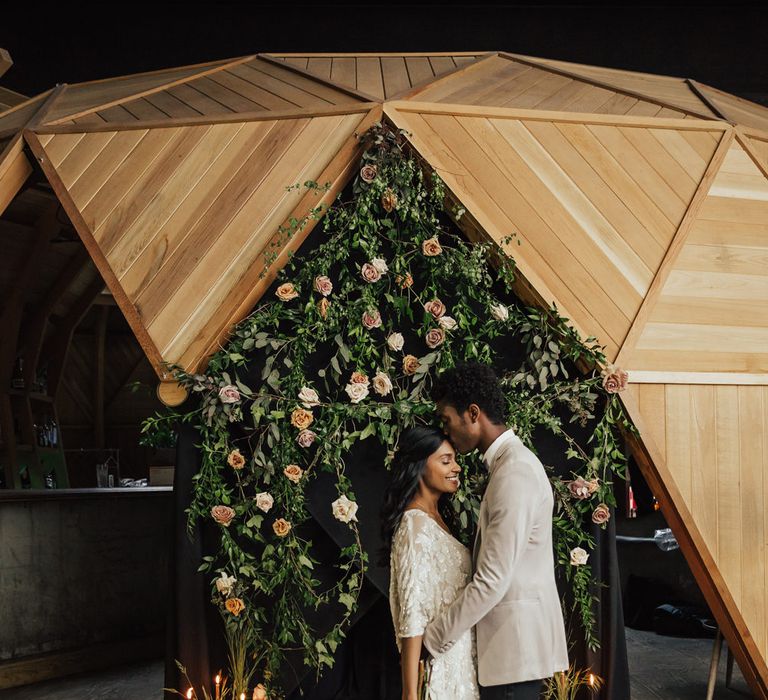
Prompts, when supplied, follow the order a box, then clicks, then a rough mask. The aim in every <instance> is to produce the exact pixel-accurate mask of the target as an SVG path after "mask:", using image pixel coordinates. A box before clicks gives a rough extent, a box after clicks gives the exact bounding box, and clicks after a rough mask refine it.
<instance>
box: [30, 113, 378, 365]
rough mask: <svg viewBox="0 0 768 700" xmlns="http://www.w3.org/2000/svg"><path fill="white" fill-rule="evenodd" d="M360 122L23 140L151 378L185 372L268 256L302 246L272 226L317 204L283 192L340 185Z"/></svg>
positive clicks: (246, 304)
mask: <svg viewBox="0 0 768 700" xmlns="http://www.w3.org/2000/svg"><path fill="white" fill-rule="evenodd" d="M364 119H367V120H370V119H371V115H368V117H366V114H365V113H363V112H360V111H358V112H355V113H351V114H341V115H335V116H320V117H314V118H311V117H307V118H301V119H298V118H297V119H283V120H261V121H250V122H238V123H227V124H208V125H194V126H180V127H174V128H156V129H134V130H126V131H110V132H104V131H101V132H95V133H85V132H84V133H79V134H72V133H60V134H41V135H40V138H39V141H37V142H36V143H35V141H34V139H31V143H32V145H33V147H34V148H35V149H36V150H39V151H40V152H41V154H42V155H43V157H44V161H43V162H44V167H46V168H47V174H48V176H49V179H51V181H52V183H53V184H54V186H55V187H56V188H57V190H58V194H59V196H60V198H61V199H62V201H63V203H64V204H65V206H66V207H67V209H68V213H69V214H70V218H71V219H72V220H73V222H74V223H75V225H76V226H77V228H78V230H79V232H80V234H81V236H82V237H83V239H84V242H85V243H86V245H87V246H88V248H89V251H90V252H91V255H92V256H93V258H94V260H95V261H96V262H97V265H98V266H99V268H100V271H101V273H102V275H103V276H104V278H105V280H106V282H107V284H108V285H109V287H110V289H111V290H112V293H113V294H114V295H115V299H116V300H117V301H118V303H119V304H120V306H121V307H122V309H123V312H124V313H125V315H126V317H127V318H128V320H129V322H130V323H131V324H132V326H133V329H134V331H135V332H136V334H137V336H138V337H139V340H140V342H141V343H142V345H143V346H144V348H145V350H146V351H147V353H148V355H149V356H150V359H151V360H152V361H153V364H154V365H155V367H156V368H158V370H159V369H160V365H161V363H162V362H171V363H179V364H181V365H182V366H183V367H185V368H187V369H190V370H192V369H195V368H196V367H197V366H198V365H199V364H200V362H201V361H203V360H204V358H205V357H206V356H207V354H209V353H210V352H211V351H212V350H213V349H215V346H216V343H217V342H218V341H219V340H220V339H221V338H222V335H223V334H224V333H226V332H227V331H228V329H229V328H230V327H231V325H232V324H233V323H234V322H236V321H237V320H239V319H240V318H242V317H243V316H244V315H245V313H247V312H248V311H249V309H250V306H251V305H252V304H253V303H254V301H255V299H256V298H258V296H259V295H260V294H261V293H263V289H264V288H265V286H266V284H267V283H268V282H269V281H270V280H271V277H268V278H266V280H264V279H262V277H261V273H262V272H263V271H265V268H266V262H267V256H268V255H270V254H271V253H278V254H280V256H281V260H284V258H285V253H286V252H287V250H288V249H289V248H295V247H296V245H298V244H299V243H300V241H301V240H303V237H301V236H296V237H295V240H291V241H287V240H283V239H281V238H280V237H279V236H278V235H277V234H278V228H279V226H280V225H281V224H283V222H285V221H286V220H287V218H288V217H289V216H291V215H292V213H294V210H297V207H298V209H300V210H301V212H300V213H298V214H296V213H295V214H294V215H299V216H300V215H302V214H304V213H306V211H307V210H308V209H309V206H310V203H309V202H310V201H311V205H314V204H315V203H316V201H317V199H318V198H319V196H318V195H313V196H310V195H305V194H304V192H302V191H292V192H289V191H287V190H286V186H287V185H290V184H293V183H304V182H306V181H308V180H318V181H320V182H325V181H329V182H330V183H331V184H333V185H334V186H335V187H338V185H339V182H338V180H339V178H340V177H341V175H342V173H343V172H345V169H346V168H348V166H349V163H350V162H351V161H352V160H353V158H354V157H355V154H356V149H357V139H356V138H355V136H354V132H355V130H356V129H357V128H358V127H361V123H362V122H363V120H364ZM46 161H47V162H46ZM335 191H337V190H336V189H334V190H333V191H331V192H330V193H328V194H326V195H325V197H326V198H329V197H332V196H334V193H335ZM297 212H298V210H297ZM270 243H274V246H277V248H275V247H274V246H273V247H271V248H268V246H269V244H270ZM270 275H274V270H273V269H270Z"/></svg>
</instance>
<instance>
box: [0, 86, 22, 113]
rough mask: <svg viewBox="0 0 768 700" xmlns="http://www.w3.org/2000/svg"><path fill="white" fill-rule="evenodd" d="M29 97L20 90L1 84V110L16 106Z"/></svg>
mask: <svg viewBox="0 0 768 700" xmlns="http://www.w3.org/2000/svg"><path fill="white" fill-rule="evenodd" d="M28 99H29V98H28V97H27V96H26V95H22V94H21V93H20V92H16V91H15V90H10V89H9V88H4V87H2V86H0V112H2V111H4V110H6V109H11V108H12V107H16V105H20V104H22V103H23V102H26V101H27V100H28Z"/></svg>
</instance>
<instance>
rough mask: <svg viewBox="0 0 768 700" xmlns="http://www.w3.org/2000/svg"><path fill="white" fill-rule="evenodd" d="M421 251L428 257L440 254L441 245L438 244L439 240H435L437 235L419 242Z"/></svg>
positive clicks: (441, 250)
mask: <svg viewBox="0 0 768 700" xmlns="http://www.w3.org/2000/svg"><path fill="white" fill-rule="evenodd" d="M421 252H422V253H424V255H426V256H427V257H428V258H434V257H435V256H436V255H440V253H442V252H443V246H441V245H440V241H438V240H437V236H432V238H427V240H425V241H423V242H422V244H421Z"/></svg>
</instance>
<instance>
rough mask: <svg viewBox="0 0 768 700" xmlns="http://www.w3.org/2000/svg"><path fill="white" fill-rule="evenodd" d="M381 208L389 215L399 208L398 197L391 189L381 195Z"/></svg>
mask: <svg viewBox="0 0 768 700" xmlns="http://www.w3.org/2000/svg"><path fill="white" fill-rule="evenodd" d="M381 206H382V207H384V211H385V212H387V214H389V212H391V211H392V210H393V209H394V208H395V207H396V206H397V195H396V194H395V193H394V192H393V191H392V190H391V189H390V188H389V187H387V189H386V190H384V194H382V195H381Z"/></svg>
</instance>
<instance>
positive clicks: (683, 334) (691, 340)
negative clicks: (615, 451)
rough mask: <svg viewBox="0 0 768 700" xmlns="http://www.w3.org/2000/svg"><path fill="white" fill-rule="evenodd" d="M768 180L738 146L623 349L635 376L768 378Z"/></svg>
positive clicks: (715, 179) (736, 145)
mask: <svg viewBox="0 0 768 700" xmlns="http://www.w3.org/2000/svg"><path fill="white" fill-rule="evenodd" d="M766 222H768V179H766V177H765V176H764V175H763V173H762V172H761V171H760V170H759V168H758V167H757V166H756V165H755V163H754V161H753V160H752V159H751V158H750V157H749V155H748V154H747V153H746V152H745V151H744V149H743V148H742V146H741V144H740V143H739V141H738V140H736V141H734V142H733V144H732V145H731V147H730V148H729V150H728V153H727V155H726V157H725V159H724V161H723V163H722V165H721V167H720V170H719V171H718V173H717V175H716V177H715V178H714V181H713V182H712V185H711V187H710V188H709V190H708V192H707V197H706V199H705V200H704V202H703V203H702V206H701V210H700V212H699V214H698V216H697V218H696V219H695V221H694V222H693V224H692V227H691V229H690V232H689V234H688V237H687V238H686V240H685V242H684V244H683V247H682V249H681V250H680V253H679V256H678V257H677V259H676V260H675V262H674V264H673V266H672V269H671V271H670V273H669V277H668V278H667V280H666V282H665V284H664V286H663V287H662V289H661V292H660V295H659V297H658V299H657V300H656V302H655V306H653V308H652V309H651V311H650V313H649V314H648V318H647V323H645V325H644V326H643V327H642V330H641V331H640V332H639V334H638V336H637V341H636V343H634V344H633V345H632V347H628V348H626V353H625V351H624V350H622V358H623V359H622V362H623V364H624V366H626V367H627V368H628V369H629V370H630V371H631V370H633V369H636V370H654V371H666V372H674V371H680V372H685V371H699V372H701V371H705V372H706V371H711V372H720V373H722V372H734V373H743V372H749V373H756V374H765V377H764V379H763V381H764V382H765V383H768V228H766Z"/></svg>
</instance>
